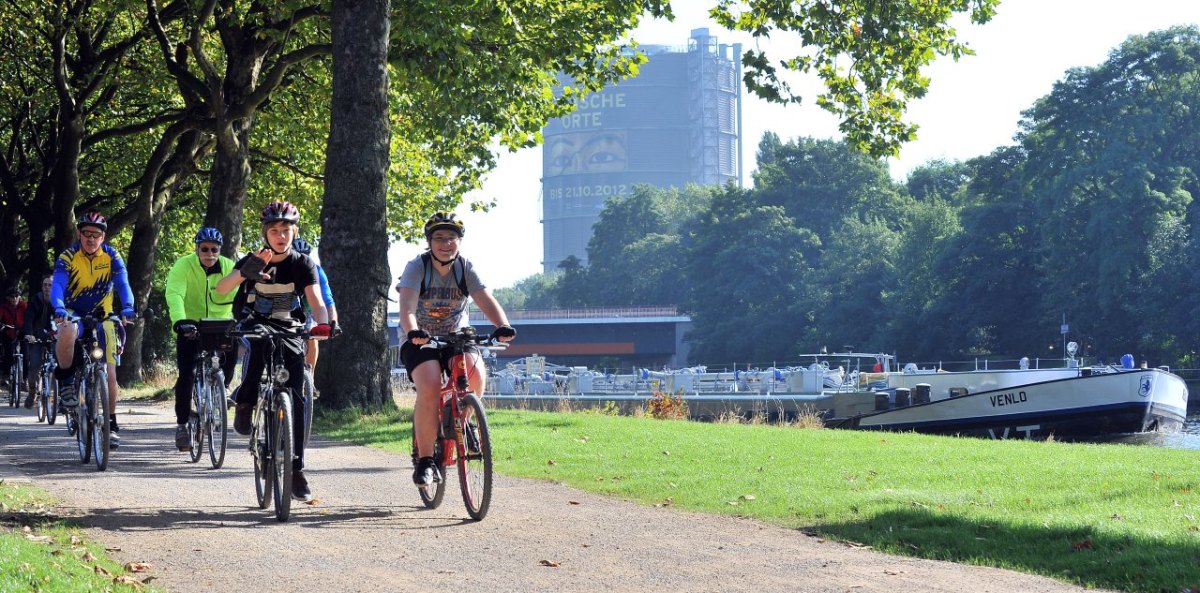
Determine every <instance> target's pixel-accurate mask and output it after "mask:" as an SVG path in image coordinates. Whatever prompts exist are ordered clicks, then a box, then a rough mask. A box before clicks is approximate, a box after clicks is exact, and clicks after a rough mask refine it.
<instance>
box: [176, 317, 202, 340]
mask: <svg viewBox="0 0 1200 593" xmlns="http://www.w3.org/2000/svg"><path fill="white" fill-rule="evenodd" d="M171 329H173V330H175V333H177V334H179V335H181V336H183V337H185V338H186V337H191V336H193V335H195V333H196V322H195V321H192V320H191V319H180V320H179V321H176V322H175V324H174V325H172V326H171Z"/></svg>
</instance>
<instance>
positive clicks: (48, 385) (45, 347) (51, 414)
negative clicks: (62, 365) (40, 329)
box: [31, 338, 58, 426]
mask: <svg viewBox="0 0 1200 593" xmlns="http://www.w3.org/2000/svg"><path fill="white" fill-rule="evenodd" d="M56 341H57V340H54V339H53V338H43V339H39V340H34V341H33V342H31V343H32V344H37V345H40V346H42V366H41V367H40V368H39V369H38V371H37V376H36V377H35V378H36V385H37V387H36V388H35V389H36V390H37V392H38V397H37V414H38V422H42V421H43V420H44V421H45V422H46V424H48V425H50V426H53V425H54V422H55V420H57V419H58V380H57V379H55V378H54V369H56V368H58V363H57V362H56V361H55V359H54V344H55V342H56ZM31 384H33V382H31Z"/></svg>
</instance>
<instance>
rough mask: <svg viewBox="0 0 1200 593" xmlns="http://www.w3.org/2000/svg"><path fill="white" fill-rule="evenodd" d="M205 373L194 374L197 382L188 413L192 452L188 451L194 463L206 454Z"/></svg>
mask: <svg viewBox="0 0 1200 593" xmlns="http://www.w3.org/2000/svg"><path fill="white" fill-rule="evenodd" d="M202 373H203V371H201V372H195V373H193V376H194V377H195V380H194V381H192V403H191V404H190V406H191V407H190V410H189V411H188V419H187V425H186V426H187V431H188V444H189V445H191V447H192V449H191V451H188V459H190V460H191V461H192V463H196V462H197V461H200V456H201V455H203V454H204V451H203V447H204V432H203V427H204V379H203V374H202Z"/></svg>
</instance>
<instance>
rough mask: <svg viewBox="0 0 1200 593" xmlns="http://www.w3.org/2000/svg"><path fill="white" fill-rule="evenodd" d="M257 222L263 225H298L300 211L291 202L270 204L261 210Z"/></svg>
mask: <svg viewBox="0 0 1200 593" xmlns="http://www.w3.org/2000/svg"><path fill="white" fill-rule="evenodd" d="M259 221H261V222H262V223H263V224H270V223H272V222H280V221H284V222H290V223H292V224H300V211H299V210H297V209H296V206H295V205H293V204H292V203H291V202H281V201H276V202H271V203H270V204H267V206H266V207H265V208H263V209H262V215H261V216H260V217H259Z"/></svg>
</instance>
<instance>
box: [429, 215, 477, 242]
mask: <svg viewBox="0 0 1200 593" xmlns="http://www.w3.org/2000/svg"><path fill="white" fill-rule="evenodd" d="M439 229H447V230H451V231H454V232H456V233H458V236H459V237H461V236H463V235H465V234H467V228H466V227H465V226H463V223H462V222H461V221H459V220H457V219H455V218H454V213H453V212H451V213H450V214H446V213H445V212H438V213H437V214H434V215H433V216H431V217H429V220H427V221H425V240H426V241H429V240H430V239H432V238H433V231H436V230H439Z"/></svg>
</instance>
